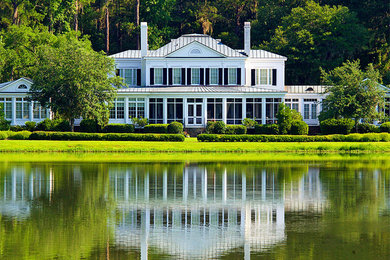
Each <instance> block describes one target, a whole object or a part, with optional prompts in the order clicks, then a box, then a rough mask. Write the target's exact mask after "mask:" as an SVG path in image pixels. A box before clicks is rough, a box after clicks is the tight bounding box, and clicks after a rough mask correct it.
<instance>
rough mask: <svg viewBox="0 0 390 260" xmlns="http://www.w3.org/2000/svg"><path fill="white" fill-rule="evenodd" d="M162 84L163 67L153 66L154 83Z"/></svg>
mask: <svg viewBox="0 0 390 260" xmlns="http://www.w3.org/2000/svg"><path fill="white" fill-rule="evenodd" d="M162 84H163V69H162V68H155V69H154V85H162Z"/></svg>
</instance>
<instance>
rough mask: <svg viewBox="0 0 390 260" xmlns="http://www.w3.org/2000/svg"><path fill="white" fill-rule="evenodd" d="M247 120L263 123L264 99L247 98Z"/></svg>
mask: <svg viewBox="0 0 390 260" xmlns="http://www.w3.org/2000/svg"><path fill="white" fill-rule="evenodd" d="M246 118H250V119H253V120H255V121H257V122H258V123H261V122H262V121H261V118H262V99H261V98H247V99H246Z"/></svg>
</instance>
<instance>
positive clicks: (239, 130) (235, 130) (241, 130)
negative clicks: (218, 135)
mask: <svg viewBox="0 0 390 260" xmlns="http://www.w3.org/2000/svg"><path fill="white" fill-rule="evenodd" d="M246 131H247V129H246V127H245V126H244V125H227V126H226V130H225V134H229V135H244V134H246Z"/></svg>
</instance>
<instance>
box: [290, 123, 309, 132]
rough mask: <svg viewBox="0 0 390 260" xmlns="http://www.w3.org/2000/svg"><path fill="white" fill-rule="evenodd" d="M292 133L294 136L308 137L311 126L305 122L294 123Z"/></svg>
mask: <svg viewBox="0 0 390 260" xmlns="http://www.w3.org/2000/svg"><path fill="white" fill-rule="evenodd" d="M290 133H291V134H292V135H307V134H308V133H309V126H308V125H307V124H306V123H305V122H303V121H292V122H291V129H290Z"/></svg>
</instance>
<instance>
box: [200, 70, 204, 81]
mask: <svg viewBox="0 0 390 260" xmlns="http://www.w3.org/2000/svg"><path fill="white" fill-rule="evenodd" d="M199 75H200V85H204V69H203V68H202V69H200V73H199Z"/></svg>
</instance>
